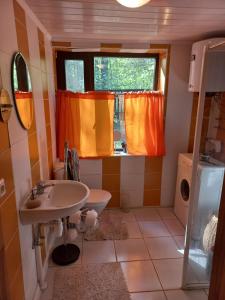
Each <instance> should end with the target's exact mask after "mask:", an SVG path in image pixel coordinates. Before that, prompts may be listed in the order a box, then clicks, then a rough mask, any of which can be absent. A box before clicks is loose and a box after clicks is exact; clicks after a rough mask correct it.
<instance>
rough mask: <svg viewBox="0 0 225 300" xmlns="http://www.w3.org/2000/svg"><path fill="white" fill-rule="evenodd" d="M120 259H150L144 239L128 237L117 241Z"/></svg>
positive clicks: (116, 245)
mask: <svg viewBox="0 0 225 300" xmlns="http://www.w3.org/2000/svg"><path fill="white" fill-rule="evenodd" d="M115 247H116V256H117V260H118V261H132V260H145V259H150V256H149V253H148V249H147V247H146V245H145V242H144V240H143V239H128V240H120V241H119V240H117V241H115Z"/></svg>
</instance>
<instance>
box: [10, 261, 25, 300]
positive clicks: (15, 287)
mask: <svg viewBox="0 0 225 300" xmlns="http://www.w3.org/2000/svg"><path fill="white" fill-rule="evenodd" d="M8 295H9V300H15V299H18V300H24V286H23V272H22V268H21V267H20V268H19V270H18V271H17V274H16V278H15V280H14V281H13V282H12V284H11V286H10V288H9V291H8Z"/></svg>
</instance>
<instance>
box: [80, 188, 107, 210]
mask: <svg viewBox="0 0 225 300" xmlns="http://www.w3.org/2000/svg"><path fill="white" fill-rule="evenodd" d="M111 197H112V195H111V194H110V193H109V192H108V191H104V190H97V189H96V190H95V189H90V195H89V197H88V199H87V202H86V204H85V206H84V208H88V209H89V210H92V209H94V210H95V211H96V212H97V213H98V215H100V214H101V213H102V211H103V210H104V208H105V207H106V206H107V204H108V203H109V200H110V199H111Z"/></svg>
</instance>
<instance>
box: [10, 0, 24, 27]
mask: <svg viewBox="0 0 225 300" xmlns="http://www.w3.org/2000/svg"><path fill="white" fill-rule="evenodd" d="M13 7H14V14H15V18H16V19H17V20H18V21H20V22H21V23H22V24H23V25H24V26H25V25H26V18H25V12H24V9H23V8H22V7H21V6H20V5H19V3H18V2H17V1H16V0H13Z"/></svg>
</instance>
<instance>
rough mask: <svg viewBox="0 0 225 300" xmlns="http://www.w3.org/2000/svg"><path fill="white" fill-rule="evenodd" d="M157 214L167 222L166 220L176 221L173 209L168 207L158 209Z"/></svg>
mask: <svg viewBox="0 0 225 300" xmlns="http://www.w3.org/2000/svg"><path fill="white" fill-rule="evenodd" d="M157 213H158V214H159V215H160V217H161V218H162V219H163V220H166V219H169V220H170V219H172V220H174V219H176V216H175V214H174V212H173V209H172V208H170V207H169V208H168V207H159V208H157Z"/></svg>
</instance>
